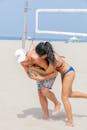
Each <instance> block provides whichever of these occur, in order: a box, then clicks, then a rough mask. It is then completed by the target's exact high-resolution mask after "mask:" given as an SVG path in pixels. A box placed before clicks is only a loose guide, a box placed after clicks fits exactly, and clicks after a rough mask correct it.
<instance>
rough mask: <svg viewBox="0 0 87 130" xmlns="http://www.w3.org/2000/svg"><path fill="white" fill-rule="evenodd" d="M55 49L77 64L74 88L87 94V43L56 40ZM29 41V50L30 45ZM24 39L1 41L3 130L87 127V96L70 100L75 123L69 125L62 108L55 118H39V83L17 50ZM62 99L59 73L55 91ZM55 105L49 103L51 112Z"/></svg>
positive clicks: (82, 129)
mask: <svg viewBox="0 0 87 130" xmlns="http://www.w3.org/2000/svg"><path fill="white" fill-rule="evenodd" d="M52 44H53V46H54V49H55V50H56V51H57V52H59V53H60V54H61V55H63V56H65V60H66V61H67V62H68V63H70V64H71V65H73V66H74V68H75V70H76V78H75V81H74V83H73V90H76V91H77V90H79V91H81V92H85V93H87V69H86V68H87V58H86V56H87V43H64V42H52ZM29 45H30V43H29V41H27V43H26V49H28V48H29ZM19 48H21V41H19V40H18V41H15V40H10V41H9V40H1V41H0V79H1V80H0V130H53V129H55V130H71V129H74V130H87V99H70V102H71V104H72V110H73V117H74V122H75V126H74V127H68V126H65V119H66V113H65V111H64V107H63V105H62V107H61V111H60V113H59V114H58V115H56V116H55V117H51V119H49V120H47V121H45V120H38V119H37V117H38V116H41V115H42V111H41V107H40V104H39V100H38V95H37V87H36V82H35V81H34V80H31V79H29V78H28V77H27V75H26V74H25V72H24V70H23V68H22V67H21V66H20V64H18V63H17V62H16V59H15V56H14V53H15V51H16V50H17V49H19ZM52 91H53V92H54V93H55V94H56V96H57V98H58V100H59V101H60V102H61V104H62V101H61V80H60V75H58V77H57V79H56V81H55V83H54V85H53V90H52ZM52 109H53V104H52V103H51V102H49V111H50V115H51V112H52Z"/></svg>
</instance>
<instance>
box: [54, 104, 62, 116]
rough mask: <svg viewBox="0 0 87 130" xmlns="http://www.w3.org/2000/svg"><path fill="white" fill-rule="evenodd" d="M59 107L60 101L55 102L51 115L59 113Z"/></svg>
mask: <svg viewBox="0 0 87 130" xmlns="http://www.w3.org/2000/svg"><path fill="white" fill-rule="evenodd" d="M60 107H61V104H60V103H57V104H56V105H55V108H54V110H53V112H52V115H53V116H54V115H56V114H58V113H59V111H60Z"/></svg>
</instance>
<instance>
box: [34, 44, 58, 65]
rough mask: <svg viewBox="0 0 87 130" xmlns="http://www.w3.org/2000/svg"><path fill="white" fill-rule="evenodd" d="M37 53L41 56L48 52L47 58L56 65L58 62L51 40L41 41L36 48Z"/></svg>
mask: <svg viewBox="0 0 87 130" xmlns="http://www.w3.org/2000/svg"><path fill="white" fill-rule="evenodd" d="M35 50H36V53H37V54H38V55H39V56H43V55H45V54H47V60H48V61H49V62H50V63H51V64H53V65H55V63H56V59H55V56H54V51H53V47H52V45H51V43H49V42H40V43H39V44H38V45H37V46H36V48H35Z"/></svg>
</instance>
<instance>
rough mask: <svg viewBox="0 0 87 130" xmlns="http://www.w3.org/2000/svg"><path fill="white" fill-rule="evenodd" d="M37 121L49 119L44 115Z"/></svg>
mask: <svg viewBox="0 0 87 130" xmlns="http://www.w3.org/2000/svg"><path fill="white" fill-rule="evenodd" d="M38 119H43V120H48V119H49V116H47V115H44V116H42V117H38Z"/></svg>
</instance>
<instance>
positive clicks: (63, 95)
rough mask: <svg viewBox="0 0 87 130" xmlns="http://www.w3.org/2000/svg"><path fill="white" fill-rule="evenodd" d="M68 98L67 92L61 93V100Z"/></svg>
mask: <svg viewBox="0 0 87 130" xmlns="http://www.w3.org/2000/svg"><path fill="white" fill-rule="evenodd" d="M68 98H69V96H68V95H67V94H62V95H61V99H62V101H63V102H65V101H67V100H68Z"/></svg>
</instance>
